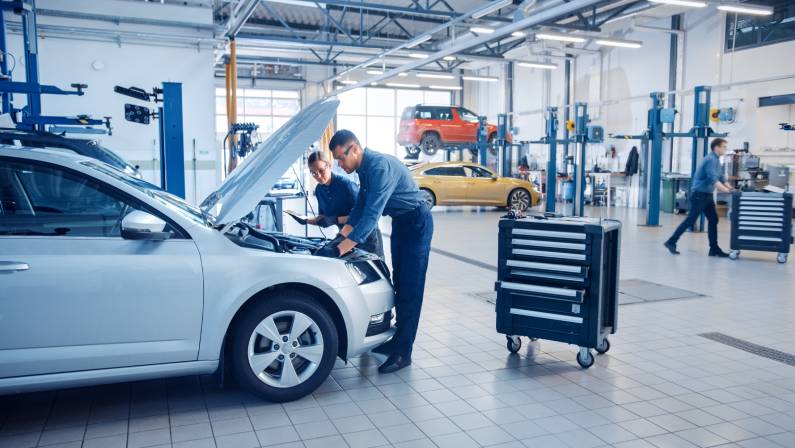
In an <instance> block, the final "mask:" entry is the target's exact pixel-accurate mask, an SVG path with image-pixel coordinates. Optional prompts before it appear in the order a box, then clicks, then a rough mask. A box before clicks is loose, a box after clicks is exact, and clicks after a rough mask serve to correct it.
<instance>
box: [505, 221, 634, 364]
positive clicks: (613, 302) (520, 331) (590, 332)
mask: <svg viewBox="0 0 795 448" xmlns="http://www.w3.org/2000/svg"><path fill="white" fill-rule="evenodd" d="M620 241H621V223H620V222H619V221H616V220H606V219H602V220H600V219H594V218H564V217H545V216H541V215H539V216H530V217H527V218H523V219H509V218H504V219H502V220H500V223H499V243H498V244H499V260H498V267H499V269H498V274H497V275H498V277H497V282H496V284H495V289H496V291H497V306H496V313H497V331H498V332H499V333H502V334H505V335H506V338H507V348H508V350H509V351H511V352H514V353H515V352H517V351H519V348H520V347H521V338H520V337H521V336H527V337H530V338H536V339H547V340H552V341H559V342H566V343H569V344H574V345H577V346H579V347H580V351H579V353H578V354H577V362H578V363H579V364H580V366H582V367H583V368H588V367H590V366H591V365H593V362H594V357H593V354H592V353H591V349H596V351H597V352H598V353H600V354H602V353H605V352H607V351H608V350H609V349H610V341H609V340H608V335H609V334H613V333H615V331H616V324H617V318H618V271H619V256H620V253H619V252H620Z"/></svg>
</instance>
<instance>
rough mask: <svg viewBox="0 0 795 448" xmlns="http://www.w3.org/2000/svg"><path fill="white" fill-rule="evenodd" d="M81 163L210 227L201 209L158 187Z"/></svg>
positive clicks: (107, 167) (98, 165)
mask: <svg viewBox="0 0 795 448" xmlns="http://www.w3.org/2000/svg"><path fill="white" fill-rule="evenodd" d="M80 163H81V164H82V165H84V166H87V167H89V168H91V169H94V170H97V171H99V172H101V173H102V174H105V175H107V176H110V177H112V178H114V179H116V180H118V181H121V182H124V183H125V184H127V185H129V186H131V187H133V188H135V189H137V190H139V191H142V192H144V193H146V194H147V195H148V196H149V197H151V198H152V199H154V200H156V201H157V202H159V203H160V204H162V205H164V206H166V207H167V208H168V209H170V210H172V211H174V212H176V213H179V214H180V215H181V216H184V217H185V218H188V219H190V220H191V221H194V222H197V223H199V224H203V225H208V219H207V217H206V216H205V215H204V213H202V211H201V210H200V209H198V208H196V207H194V206H192V205H190V204H188V203H187V202H185V200H184V199H182V198H180V197H178V196H175V195H173V194H171V193H169V192H167V191H165V190H163V189H162V188H160V187H158V186H157V185H153V184H150V183H149V182H147V181H145V180H142V179H138V178H137V177H133V176H131V175H129V174H127V173H126V172H124V171H121V170H119V169H117V168H115V167H112V166H110V165H106V164H103V163H99V162H94V161H91V160H86V161H83V162H80Z"/></svg>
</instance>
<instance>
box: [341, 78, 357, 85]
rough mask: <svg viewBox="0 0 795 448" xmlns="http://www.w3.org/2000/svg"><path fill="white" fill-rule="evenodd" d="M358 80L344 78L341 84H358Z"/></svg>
mask: <svg viewBox="0 0 795 448" xmlns="http://www.w3.org/2000/svg"><path fill="white" fill-rule="evenodd" d="M357 82H358V81H354V80H352V79H343V80H342V81H340V84H347V85H351V84H356V83H357Z"/></svg>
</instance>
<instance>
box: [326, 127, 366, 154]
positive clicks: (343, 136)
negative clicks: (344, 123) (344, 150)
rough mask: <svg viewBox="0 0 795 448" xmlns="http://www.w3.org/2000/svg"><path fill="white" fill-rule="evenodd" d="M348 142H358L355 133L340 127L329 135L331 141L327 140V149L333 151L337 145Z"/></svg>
mask: <svg viewBox="0 0 795 448" xmlns="http://www.w3.org/2000/svg"><path fill="white" fill-rule="evenodd" d="M350 142H356V144H360V143H359V139H358V138H356V134H354V133H353V132H351V131H349V130H347V129H340V130H339V131H337V132H335V133H334V136H333V137H331V141H330V142H328V149H329V151H334V148H336V147H337V146H343V145H347V144H348V143H350Z"/></svg>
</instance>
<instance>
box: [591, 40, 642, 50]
mask: <svg viewBox="0 0 795 448" xmlns="http://www.w3.org/2000/svg"><path fill="white" fill-rule="evenodd" d="M596 44H597V45H604V46H606V47H621V48H640V47H642V46H643V43H642V42H638V41H634V40H618V39H597V40H596Z"/></svg>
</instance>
